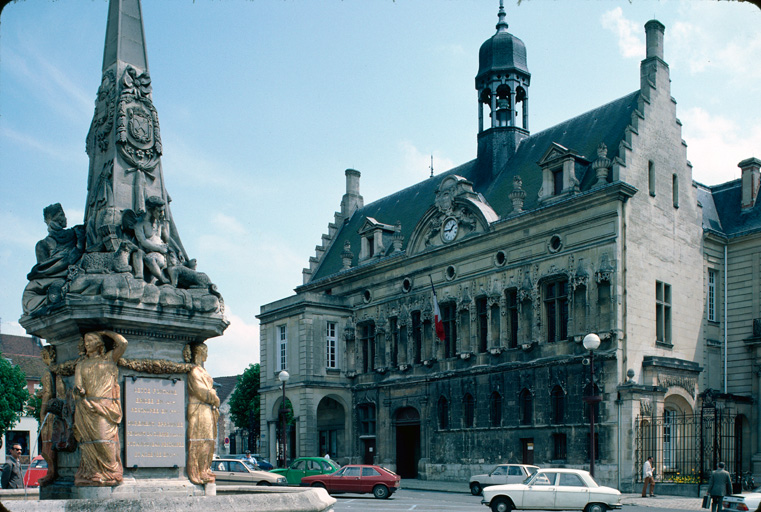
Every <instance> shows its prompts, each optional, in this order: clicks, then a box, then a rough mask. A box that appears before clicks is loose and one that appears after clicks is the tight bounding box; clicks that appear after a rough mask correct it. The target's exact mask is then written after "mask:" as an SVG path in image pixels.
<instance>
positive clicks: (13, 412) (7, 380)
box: [0, 354, 29, 435]
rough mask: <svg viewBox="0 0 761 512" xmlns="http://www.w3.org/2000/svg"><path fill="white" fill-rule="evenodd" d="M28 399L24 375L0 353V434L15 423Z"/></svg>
mask: <svg viewBox="0 0 761 512" xmlns="http://www.w3.org/2000/svg"><path fill="white" fill-rule="evenodd" d="M28 399H29V392H28V391H27V388H26V375H25V374H24V372H23V371H22V370H21V368H19V367H18V366H14V365H12V364H11V362H10V361H8V360H7V359H6V358H5V357H3V355H2V354H0V435H4V434H5V432H6V431H8V429H10V428H12V427H13V425H15V424H16V422H17V421H18V419H19V418H20V417H21V414H22V413H23V412H24V405H25V404H26V401H27V400H28Z"/></svg>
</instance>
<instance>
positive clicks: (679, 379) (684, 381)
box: [658, 374, 698, 398]
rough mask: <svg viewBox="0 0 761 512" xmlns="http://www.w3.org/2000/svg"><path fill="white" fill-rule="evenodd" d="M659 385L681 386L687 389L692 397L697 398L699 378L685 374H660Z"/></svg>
mask: <svg viewBox="0 0 761 512" xmlns="http://www.w3.org/2000/svg"><path fill="white" fill-rule="evenodd" d="M658 385H659V386H665V387H679V388H682V389H684V390H685V391H687V393H689V394H690V396H691V397H692V398H695V394H696V392H697V386H698V379H697V378H696V377H688V376H685V375H669V374H659V375H658Z"/></svg>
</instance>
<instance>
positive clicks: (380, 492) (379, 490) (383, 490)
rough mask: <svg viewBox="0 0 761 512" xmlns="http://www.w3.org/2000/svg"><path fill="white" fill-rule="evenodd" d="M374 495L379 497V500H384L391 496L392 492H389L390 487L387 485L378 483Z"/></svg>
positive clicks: (374, 488)
mask: <svg viewBox="0 0 761 512" xmlns="http://www.w3.org/2000/svg"><path fill="white" fill-rule="evenodd" d="M373 496H375V497H376V498H378V499H379V500H384V499H386V498H388V497H389V496H391V493H390V492H388V487H386V486H385V485H376V486H375V487H373Z"/></svg>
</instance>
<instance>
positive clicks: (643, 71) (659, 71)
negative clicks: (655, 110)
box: [640, 20, 671, 99]
mask: <svg viewBox="0 0 761 512" xmlns="http://www.w3.org/2000/svg"><path fill="white" fill-rule="evenodd" d="M665 32H666V27H665V26H664V25H663V23H661V22H660V21H658V20H650V21H648V22H647V23H645V45H646V54H645V59H644V60H643V61H642V63H641V64H640V90H641V91H642V92H643V94H644V95H645V97H647V98H650V87H655V88H657V89H660V90H662V91H664V92H665V93H667V94H668V96H667V98H668V99H670V97H671V96H670V94H671V92H670V91H671V82H670V78H669V65H668V64H666V61H665V60H663V36H664V34H665Z"/></svg>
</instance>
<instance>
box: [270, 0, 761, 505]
mask: <svg viewBox="0 0 761 512" xmlns="http://www.w3.org/2000/svg"><path fill="white" fill-rule="evenodd" d="M505 18H506V13H505V11H504V9H503V8H502V7H501V6H500V9H499V13H498V23H497V26H496V29H497V30H496V33H495V34H494V35H493V36H492V37H491V38H489V39H488V40H486V41H485V42H484V43H483V45H482V46H481V49H480V52H479V60H478V64H479V66H478V72H477V74H476V77H475V89H476V95H475V96H474V99H475V100H476V102H477V105H478V126H479V128H478V133H477V140H478V145H477V155H476V158H475V159H473V160H471V161H469V162H466V163H463V164H462V165H459V166H457V167H455V168H453V169H450V170H448V171H446V172H443V173H440V174H437V175H434V176H431V177H430V178H428V179H426V180H424V181H422V182H420V183H417V184H415V185H413V186H411V187H409V188H406V189H403V190H399V191H398V192H396V193H393V194H391V195H389V196H387V197H384V198H382V199H379V200H377V201H375V202H372V203H370V204H365V203H364V200H363V197H362V195H361V193H360V173H359V172H358V171H356V170H353V169H348V170H346V171H345V175H346V190H345V194H344V195H343V198H342V199H341V202H340V211H338V212H336V214H335V218H334V219H333V221H332V222H331V223H330V224H329V226H328V231H327V233H326V234H324V235H322V243H321V245H319V246H318V247H317V248H316V254H315V255H314V256H312V257H311V258H309V267H308V268H306V269H304V271H303V284H301V285H300V286H298V287H297V288H296V290H295V292H296V293H295V295H292V296H290V297H286V298H283V299H281V300H278V301H275V302H272V303H270V304H266V305H263V306H262V307H261V312H260V314H259V315H258V318H259V319H260V322H261V334H260V336H261V340H260V341H261V388H260V389H261V411H262V416H261V432H263V433H265V442H264V443H263V445H264V446H265V449H264V450H263V451H262V453H263V455H264V456H269V457H271V458H272V460H273V462H274V460H275V459H277V458H278V457H279V456H280V455H282V444H283V443H282V438H281V435H282V434H281V433H282V428H281V423H280V421H281V416H282V409H283V398H284V397H285V399H286V402H287V403H286V406H287V407H288V408H289V410H290V411H291V412H292V417H293V420H292V423H291V424H290V425H289V426H288V429H287V430H288V434H287V452H286V453H287V456H288V458H289V459H292V458H294V457H298V456H313V455H323V454H324V453H329V454H330V456H331V457H332V458H335V459H338V460H339V462H342V463H346V462H359V463H362V462H364V463H378V464H382V465H385V466H388V467H389V468H392V469H395V470H396V471H397V472H398V473H399V474H400V475H401V476H402V477H418V478H426V479H441V480H453V481H463V480H465V481H467V478H468V477H469V476H470V475H471V474H472V473H478V472H483V471H484V470H486V469H490V468H491V467H493V466H494V464H496V463H500V462H523V463H533V464H540V465H553V466H557V465H560V466H566V467H578V468H584V469H587V468H588V467H589V460H590V450H591V449H592V448H594V454H595V461H596V473H595V476H596V477H597V478H598V479H599V480H600V481H601V482H604V483H606V484H611V485H614V486H616V487H618V488H619V489H621V490H622V491H624V490H631V489H632V488H634V487H635V486H636V485H637V482H638V481H641V480H640V478H641V477H640V475H639V473H640V469H639V468H641V465H642V462H644V459H645V458H646V457H647V455H650V454H652V455H654V456H655V457H656V468H657V474H658V476H659V479H661V480H662V481H664V482H667V481H668V479H669V478H670V475H672V476H673V475H676V474H682V475H685V474H690V472H692V474H698V475H699V474H700V473H701V472H703V471H707V470H708V468H710V467H711V465H712V464H714V463H715V462H716V460H717V458H720V459H721V460H724V461H725V462H727V464H728V465H729V466H730V467H731V468H732V471H733V472H737V471H747V470H753V469H755V470H761V446H759V439H761V415H760V414H759V405H758V403H757V401H754V400H752V399H751V397H753V396H757V394H758V391H759V379H760V378H761V377H760V376H759V375H760V372H759V371H758V368H759V367H760V366H759V362H761V304H759V297H760V296H761V294H760V293H759V291H761V290H759V288H761V278H760V276H759V272H760V271H761V252H759V247H761V237H759V232H760V231H759V228H761V207H758V205H757V204H756V202H757V195H758V190H759V177H760V172H759V165H760V164H761V161H760V160H758V159H756V158H750V159H747V160H745V161H743V162H741V163H740V164H739V167H740V169H741V170H740V176H741V179H740V180H736V181H732V182H729V183H726V184H723V185H720V186H715V187H707V186H704V185H701V184H699V183H696V182H694V181H693V179H692V167H691V164H690V162H689V161H688V159H687V147H686V144H685V142H684V141H683V140H682V135H681V122H680V121H679V119H678V118H677V112H676V101H675V99H674V98H672V96H671V91H670V78H669V66H668V64H667V63H666V61H665V60H664V33H665V27H664V26H663V25H662V24H661V23H660V22H658V21H655V20H652V21H649V22H648V23H647V24H646V25H645V32H646V41H647V53H646V58H645V59H644V60H643V61H642V62H641V65H640V82H639V84H632V85H633V87H632V92H631V93H630V94H627V95H626V96H623V97H621V98H616V99H612V101H609V102H607V103H605V104H603V105H601V106H599V107H598V108H596V109H594V110H591V111H589V112H586V113H581V114H580V115H578V116H577V117H574V118H572V119H568V120H567V121H564V122H562V123H560V124H558V125H556V126H553V127H550V128H546V129H543V130H541V131H537V132H532V131H531V130H530V129H529V122H530V117H531V116H530V109H529V103H530V101H531V79H532V77H531V73H530V72H529V63H528V61H527V57H526V47H525V45H524V43H523V42H522V41H521V40H520V39H518V38H517V37H516V36H514V35H512V34H511V33H510V32H508V25H507V22H506V20H505ZM535 79H538V80H540V79H541V78H540V77H535ZM566 92H567V90H564V91H563V93H566ZM558 93H560V91H558ZM728 172H736V171H732V170H728ZM433 289H435V293H436V297H437V302H438V305H439V308H440V314H441V320H442V322H443V327H444V336H443V339H442V338H439V336H437V334H436V329H435V326H434V321H435V318H434V316H435V312H434V301H433V293H432V290H433ZM591 333H594V334H596V335H597V336H598V337H599V340H600V343H599V346H598V347H597V348H596V349H594V351H593V352H592V353H590V350H588V349H587V348H585V346H584V344H583V340H584V338H585V337H586V336H587V335H588V334H591ZM728 368H729V369H731V370H730V371H728ZM283 370H286V371H287V372H288V373H289V375H290V378H289V380H288V381H287V383H286V388H285V390H283V389H282V387H281V385H280V381H279V380H278V375H279V374H280V372H281V371H283ZM590 370H594V371H593V372H592V371H590ZM594 397H597V398H594ZM597 400H599V402H598V401H597ZM590 408H592V410H591V411H590ZM590 418H594V423H595V430H594V436H592V433H591V429H590ZM709 434H710V435H709ZM709 440H710V443H709ZM698 442H700V443H701V444H700V447H699V448H696V446H697V445H698ZM705 443H708V444H705Z"/></svg>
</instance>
